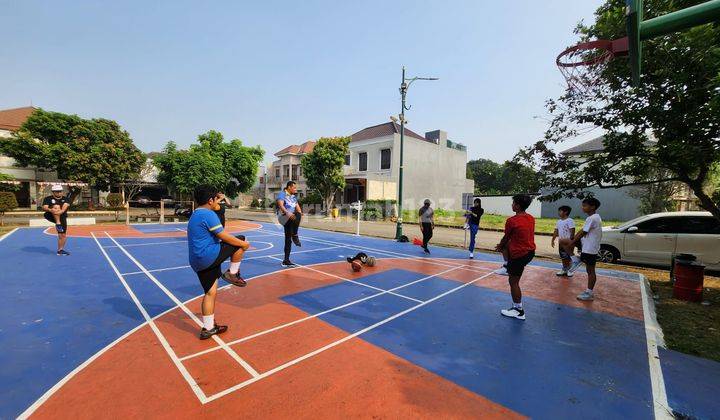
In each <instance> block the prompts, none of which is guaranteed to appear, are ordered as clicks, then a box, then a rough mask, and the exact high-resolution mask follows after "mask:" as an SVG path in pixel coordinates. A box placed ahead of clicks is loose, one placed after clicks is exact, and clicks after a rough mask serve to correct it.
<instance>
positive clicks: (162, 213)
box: [160, 199, 165, 225]
mask: <svg viewBox="0 0 720 420" xmlns="http://www.w3.org/2000/svg"><path fill="white" fill-rule="evenodd" d="M160 224H161V225H162V224H165V201H164V200H162V199H160Z"/></svg>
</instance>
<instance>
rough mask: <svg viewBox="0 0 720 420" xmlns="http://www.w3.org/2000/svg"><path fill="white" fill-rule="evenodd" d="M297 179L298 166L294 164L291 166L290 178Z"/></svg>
mask: <svg viewBox="0 0 720 420" xmlns="http://www.w3.org/2000/svg"><path fill="white" fill-rule="evenodd" d="M297 179H298V167H297V165H294V166H293V167H292V180H293V181H297Z"/></svg>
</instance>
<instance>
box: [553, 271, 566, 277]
mask: <svg viewBox="0 0 720 420" xmlns="http://www.w3.org/2000/svg"><path fill="white" fill-rule="evenodd" d="M567 273H568V272H567V271H565V270H560V271H558V272H557V273H555V275H556V276H558V277H560V276H567Z"/></svg>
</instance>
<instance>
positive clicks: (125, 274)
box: [123, 245, 342, 276]
mask: <svg viewBox="0 0 720 420" xmlns="http://www.w3.org/2000/svg"><path fill="white" fill-rule="evenodd" d="M337 248H342V246H339V245H334V246H328V247H325V248H315V249H308V250H305V251H297V252H294V254H301V253H303V252H315V251H325V250H328V249H337ZM268 249H269V248H268ZM283 255H285V254H283V253H280V254H270V255H258V256H256V257H247V258H243V261H248V260H259V259H261V258H265V257H271V256H275V257H279V256H283ZM329 262H331V261H329ZM223 264H224V263H223ZM320 264H327V262H323V263H320ZM183 268H190V266H189V265H178V266H175V267H165V268H155V269H153V270H147V272H148V273H157V272H159V271H168V270H182V269H183ZM133 274H145V272H144V271H130V272H127V273H123V275H124V276H129V275H133Z"/></svg>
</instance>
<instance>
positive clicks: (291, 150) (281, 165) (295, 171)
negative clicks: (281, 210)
mask: <svg viewBox="0 0 720 420" xmlns="http://www.w3.org/2000/svg"><path fill="white" fill-rule="evenodd" d="M315 143H316V142H314V141H306V142H305V143H303V144H300V145H297V144H293V145H290V146H288V147H286V148H284V149H282V150H280V151H279V152H277V153H275V156H276V157H277V158H278V160H276V161H275V162H273V163H272V164H271V165H270V166H269V167H268V170H267V179H266V180H264V181H265V186H266V187H265V188H266V191H265V197H268V198H271V199H272V200H275V199H276V198H277V196H278V194H280V191H282V189H283V188H285V184H286V183H287V182H288V181H291V180H292V181H295V182H296V183H297V191H298V198H302V197H304V196H305V195H306V194H307V184H306V183H305V178H304V177H303V176H302V166H300V159H301V158H302V155H304V154H306V153H310V152H312V150H313V147H315Z"/></svg>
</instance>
